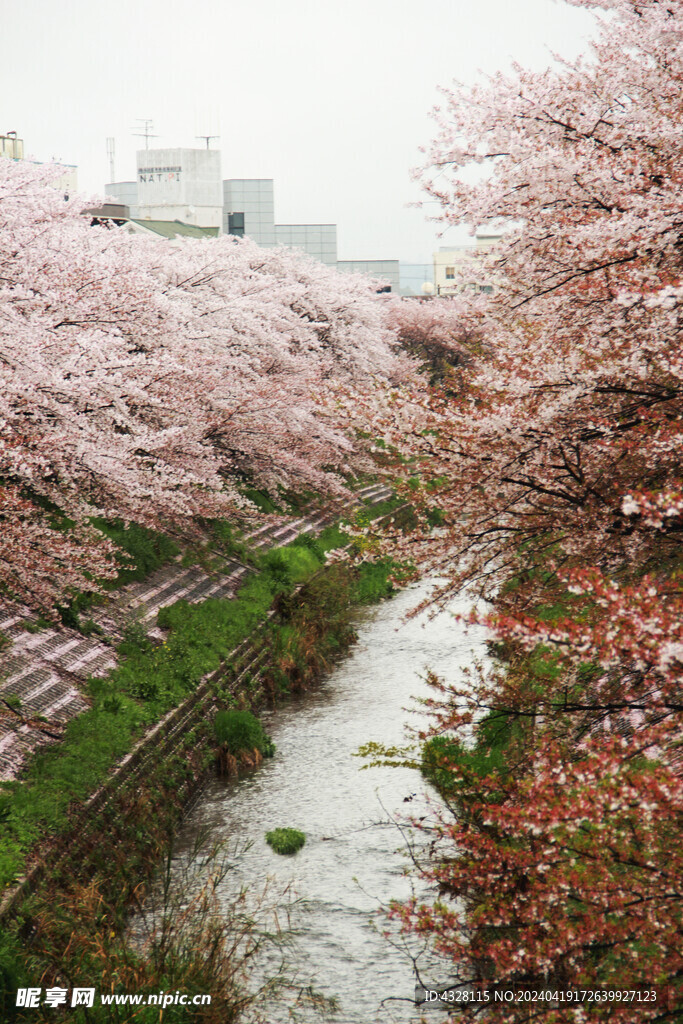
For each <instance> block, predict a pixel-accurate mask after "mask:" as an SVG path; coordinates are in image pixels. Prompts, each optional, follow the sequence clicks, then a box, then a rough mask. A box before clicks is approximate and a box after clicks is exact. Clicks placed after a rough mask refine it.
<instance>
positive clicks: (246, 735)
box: [213, 711, 275, 757]
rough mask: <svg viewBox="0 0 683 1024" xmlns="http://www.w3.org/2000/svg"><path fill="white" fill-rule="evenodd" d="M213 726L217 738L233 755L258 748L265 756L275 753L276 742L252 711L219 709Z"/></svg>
mask: <svg viewBox="0 0 683 1024" xmlns="http://www.w3.org/2000/svg"><path fill="white" fill-rule="evenodd" d="M213 727H214V732H215V735H216V739H217V740H218V742H219V743H220V745H221V746H222V747H225V749H226V750H227V752H228V753H229V754H232V755H233V757H237V756H238V755H239V754H241V753H242V752H243V751H251V750H258V752H259V754H262V755H263V757H272V756H273V754H274V753H275V744H274V743H273V741H272V740H271V738H270V737H269V736H268V735H267V734H266V732H265V730H264V728H263V726H262V725H261V723H260V722H259V720H258V718H256V716H255V715H252V713H251V711H218V712H217V713H216V717H215V718H214V721H213Z"/></svg>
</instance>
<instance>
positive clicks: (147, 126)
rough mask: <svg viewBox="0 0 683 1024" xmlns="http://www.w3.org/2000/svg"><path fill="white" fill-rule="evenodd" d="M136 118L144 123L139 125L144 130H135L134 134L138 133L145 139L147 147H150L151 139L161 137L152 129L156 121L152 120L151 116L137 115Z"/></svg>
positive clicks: (139, 136) (138, 135)
mask: <svg viewBox="0 0 683 1024" xmlns="http://www.w3.org/2000/svg"><path fill="white" fill-rule="evenodd" d="M135 120H136V121H142V125H138V127H140V128H142V131H139V132H133V135H136V136H137V137H138V138H140V139H144V140H145V149H149V140H150V139H158V138H159V136H158V135H155V134H154V132H153V131H152V128H153V127H154V121H153V120H152V118H151V117H136V118H135Z"/></svg>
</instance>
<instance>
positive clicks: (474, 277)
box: [434, 232, 502, 295]
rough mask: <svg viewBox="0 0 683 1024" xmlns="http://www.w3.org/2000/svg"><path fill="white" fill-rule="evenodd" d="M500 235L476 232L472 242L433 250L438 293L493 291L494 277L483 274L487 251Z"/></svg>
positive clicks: (435, 287)
mask: <svg viewBox="0 0 683 1024" xmlns="http://www.w3.org/2000/svg"><path fill="white" fill-rule="evenodd" d="M501 237H502V236H501V235H500V234H488V233H485V232H481V233H477V236H476V241H475V242H474V244H473V245H460V246H455V247H451V246H443V247H442V248H441V249H439V251H438V252H435V253H434V289H435V292H436V294H437V295H458V294H459V293H461V292H465V291H477V292H487V293H490V292H492V291H493V280H492V279H490V278H489V276H488V274H486V273H485V274H484V275H483V277H482V270H483V269H484V267H485V264H484V260H485V257H486V255H487V253H489V252H490V250H491V249H492V248H493V246H494V245H495V244H496V242H497V241H498V240H499V239H500V238H501Z"/></svg>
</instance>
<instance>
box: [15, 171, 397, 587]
mask: <svg viewBox="0 0 683 1024" xmlns="http://www.w3.org/2000/svg"><path fill="white" fill-rule="evenodd" d="M54 174H55V171H54V168H52V169H51V168H37V167H34V166H32V165H28V164H24V163H15V162H13V161H9V160H2V161H0V360H1V364H2V375H3V389H2V397H1V398H0V452H1V455H0V458H1V459H2V481H3V492H2V501H3V509H4V510H5V511H4V514H3V520H4V525H5V531H4V534H3V540H2V544H1V546H0V558H2V563H3V574H2V575H3V580H4V582H5V586H6V588H7V590H8V591H9V592H10V593H12V594H14V595H15V596H19V597H22V598H24V599H26V600H28V601H29V602H31V603H39V604H41V605H49V604H50V603H51V602H52V601H53V600H54V599H55V597H56V596H57V595H58V594H60V593H63V592H64V591H65V590H68V589H69V588H73V587H77V586H85V585H88V586H93V585H94V583H93V578H94V577H103V576H106V575H107V574H111V573H112V565H111V558H110V556H111V548H110V547H109V546H108V545H107V543H106V542H105V541H104V540H103V538H102V537H101V536H100V535H99V534H98V533H97V531H95V530H94V529H93V528H92V527H91V526H90V525H89V520H90V519H91V517H93V516H95V515H100V516H106V517H116V518H119V519H123V520H125V521H136V522H140V523H143V524H147V525H150V526H156V527H162V528H174V527H179V526H182V525H183V524H185V525H187V524H188V523H190V522H191V521H192V518H193V517H195V516H216V515H220V514H226V513H228V512H230V511H235V509H240V508H241V509H243V510H244V509H245V507H246V506H248V503H247V502H246V501H245V499H244V498H243V497H242V496H241V493H240V484H241V483H242V482H244V481H249V482H253V483H255V484H256V485H258V486H261V487H266V488H268V489H270V490H275V489H277V488H278V487H279V486H282V487H293V488H296V487H299V488H300V487H310V488H312V489H316V490H318V491H326V492H329V493H331V494H335V493H337V494H339V493H341V492H343V490H344V479H345V478H346V477H347V476H348V475H349V474H352V473H353V472H355V471H356V470H357V469H358V468H359V467H360V466H367V465H368V460H367V454H365V453H364V452H363V451H362V450H361V448H360V446H359V444H358V439H357V437H356V435H355V433H354V432H350V431H349V430H348V429H347V428H348V426H349V423H348V418H347V417H346V416H345V411H344V403H343V400H342V399H343V396H344V395H345V394H346V393H348V392H352V391H353V389H358V388H360V389H363V388H369V387H370V386H371V382H372V381H373V380H375V379H377V380H379V381H382V382H383V383H384V384H386V385H388V386H389V385H391V383H392V382H393V381H398V380H400V379H404V378H405V376H406V374H407V373H409V372H410V366H409V363H408V361H407V360H406V359H405V357H403V356H401V355H400V354H397V352H396V346H395V345H394V342H393V334H392V332H391V331H390V330H389V329H387V328H386V327H385V326H384V323H383V311H382V309H381V308H380V306H379V304H378V302H377V301H376V298H375V295H374V292H373V290H372V288H371V287H370V286H369V285H368V283H367V282H366V281H365V280H363V279H360V278H351V277H348V276H345V275H340V274H337V273H336V272H334V271H331V270H329V269H328V268H325V267H323V266H322V265H320V264H317V263H315V262H314V261H313V260H311V259H309V258H308V257H305V256H303V255H301V254H296V253H294V252H290V251H288V250H277V251H273V252H267V251H264V250H261V249H258V248H257V247H256V246H255V245H254V244H253V243H251V242H249V241H246V240H245V241H238V240H236V239H233V238H230V237H222V238H219V239H211V240H206V241H204V240H197V241H195V240H183V241H178V242H175V243H173V244H171V243H159V242H155V241H153V240H151V239H145V238H142V237H140V236H131V235H129V234H127V233H126V232H125V231H124V230H122V229H117V228H114V229H107V228H106V227H104V226H91V225H90V224H89V222H88V220H87V218H85V217H83V216H82V215H81V211H82V209H83V200H82V199H78V198H76V197H73V198H71V199H69V200H67V201H65V200H64V198H63V196H62V194H61V193H59V192H58V191H56V190H55V189H54V188H51V187H50V183H51V180H52V179H53V178H54ZM252 511H253V510H252ZM57 520H58V522H57ZM56 526H57V527H58V529H55V527H56Z"/></svg>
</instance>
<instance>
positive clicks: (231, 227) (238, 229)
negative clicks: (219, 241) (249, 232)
mask: <svg viewBox="0 0 683 1024" xmlns="http://www.w3.org/2000/svg"><path fill="white" fill-rule="evenodd" d="M228 234H229V235H237V236H238V237H239V238H242V237H243V236H244V214H243V213H229V214H228Z"/></svg>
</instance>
